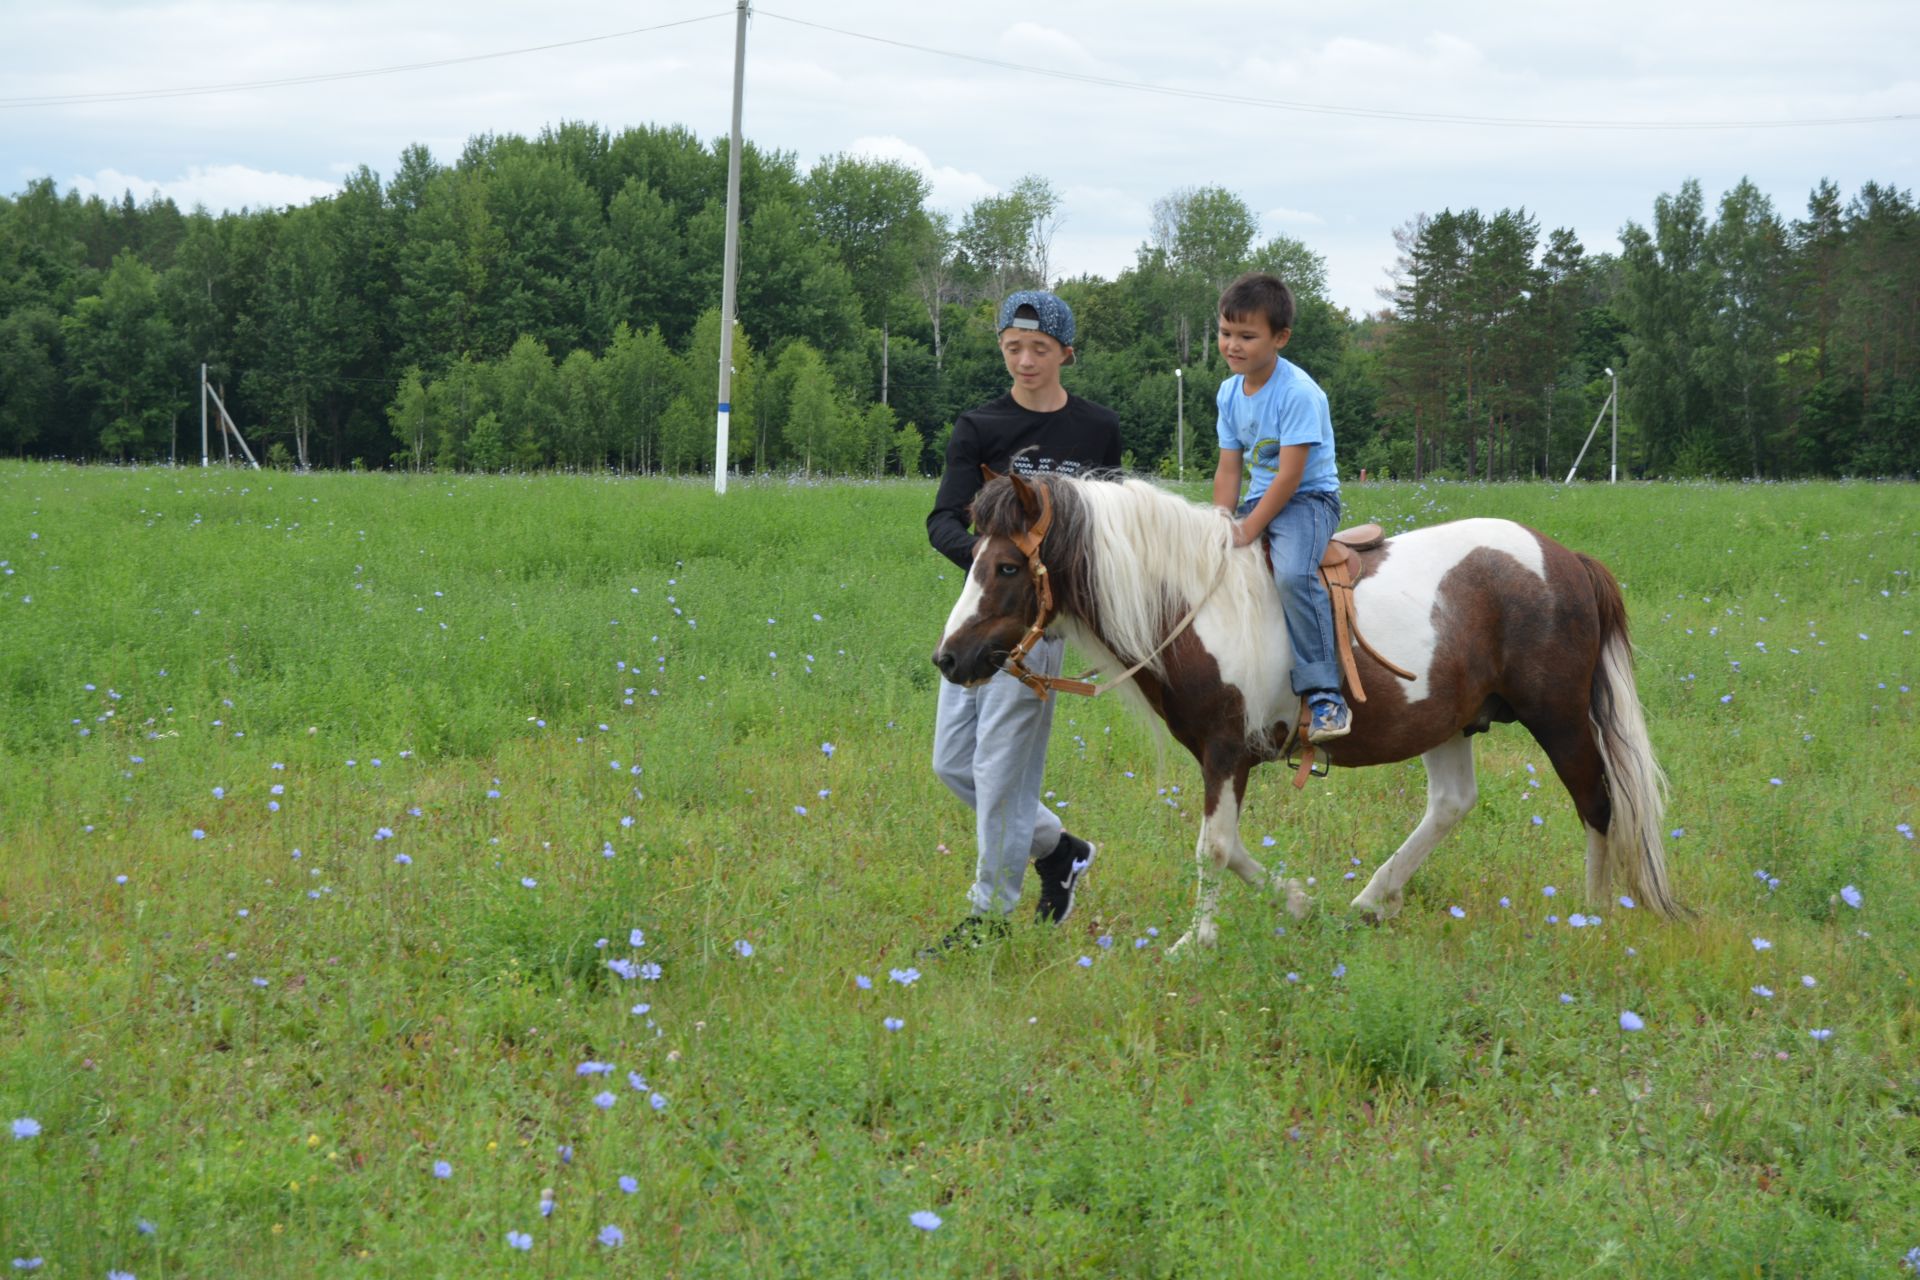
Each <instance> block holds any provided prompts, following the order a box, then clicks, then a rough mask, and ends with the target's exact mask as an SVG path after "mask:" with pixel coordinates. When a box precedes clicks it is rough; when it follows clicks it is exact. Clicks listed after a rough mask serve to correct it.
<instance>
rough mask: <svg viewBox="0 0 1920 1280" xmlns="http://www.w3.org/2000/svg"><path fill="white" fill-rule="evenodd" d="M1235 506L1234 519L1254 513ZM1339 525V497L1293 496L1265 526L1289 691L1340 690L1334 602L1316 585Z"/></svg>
mask: <svg viewBox="0 0 1920 1280" xmlns="http://www.w3.org/2000/svg"><path fill="white" fill-rule="evenodd" d="M1253 506H1254V504H1253V502H1252V501H1247V502H1243V503H1241V504H1240V509H1239V511H1238V512H1236V513H1235V514H1237V515H1241V516H1244V515H1246V514H1247V513H1248V512H1249V511H1251V510H1253ZM1339 526H1340V495H1339V494H1337V493H1317V492H1316V493H1296V494H1294V495H1293V497H1292V498H1290V499H1289V500H1288V501H1287V505H1286V506H1284V507H1282V508H1280V513H1279V514H1278V515H1276V516H1274V518H1273V520H1272V522H1271V523H1269V524H1268V525H1267V547H1268V549H1269V551H1271V553H1272V555H1273V582H1274V585H1275V586H1277V587H1279V588H1280V607H1281V608H1282V609H1283V610H1285V612H1286V615H1287V641H1288V643H1290V644H1291V645H1292V646H1293V691H1294V693H1295V694H1307V693H1312V692H1315V691H1316V690H1320V689H1327V690H1331V691H1332V692H1334V693H1338V692H1339V691H1340V655H1339V654H1338V653H1337V652H1336V651H1335V642H1334V638H1333V602H1332V601H1331V600H1329V599H1328V598H1327V587H1326V584H1325V583H1323V582H1321V581H1320V557H1321V556H1322V555H1324V554H1325V553H1326V550H1327V543H1329V542H1331V541H1332V540H1333V535H1334V531H1335V530H1336V529H1338V528H1339Z"/></svg>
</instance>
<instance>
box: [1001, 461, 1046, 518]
mask: <svg viewBox="0 0 1920 1280" xmlns="http://www.w3.org/2000/svg"><path fill="white" fill-rule="evenodd" d="M1007 474H1008V476H1009V477H1011V478H1012V480H1013V491H1014V493H1015V494H1017V495H1019V498H1020V510H1021V511H1023V512H1024V513H1025V514H1026V517H1027V527H1028V528H1032V527H1033V522H1034V521H1035V520H1038V519H1039V518H1040V495H1039V494H1038V493H1036V492H1035V491H1034V488H1033V486H1032V485H1030V484H1028V483H1027V482H1026V481H1025V480H1022V479H1021V478H1020V473H1019V472H1018V471H1010V472H1008V473H1007Z"/></svg>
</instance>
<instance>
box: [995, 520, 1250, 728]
mask: <svg viewBox="0 0 1920 1280" xmlns="http://www.w3.org/2000/svg"><path fill="white" fill-rule="evenodd" d="M1034 487H1035V488H1036V489H1038V490H1039V492H1040V515H1039V517H1038V518H1037V519H1036V520H1034V522H1033V523H1032V524H1031V525H1028V526H1027V529H1026V531H1025V532H1024V533H1018V534H1014V535H1012V542H1013V545H1014V546H1015V548H1017V549H1018V550H1019V551H1020V553H1021V554H1022V555H1024V556H1026V558H1027V574H1028V576H1029V577H1031V578H1032V579H1033V585H1034V591H1035V593H1036V594H1037V595H1038V596H1039V598H1040V608H1039V612H1038V613H1036V614H1035V615H1034V619H1033V622H1032V624H1031V625H1029V626H1028V627H1027V631H1026V634H1025V635H1023V636H1021V637H1020V643H1018V644H1016V645H1014V646H1013V648H1012V649H1011V650H1009V651H1008V653H1007V657H1006V661H1004V662H1003V663H1001V664H1000V669H1001V670H1002V671H1005V672H1006V673H1007V674H1008V675H1010V676H1012V677H1013V678H1014V679H1015V680H1018V681H1019V682H1020V683H1021V684H1024V685H1025V686H1027V688H1029V689H1031V690H1033V692H1034V693H1035V694H1036V695H1037V696H1038V697H1039V698H1040V700H1041V701H1042V702H1044V701H1046V698H1047V694H1048V692H1049V691H1050V690H1056V689H1057V690H1059V691H1060V692H1061V693H1075V694H1079V695H1080V696H1081V697H1084V698H1097V697H1099V696H1100V695H1101V694H1103V693H1107V692H1110V691H1112V690H1113V689H1116V688H1118V687H1119V686H1120V685H1123V684H1125V683H1126V682H1127V681H1128V680H1130V679H1132V678H1133V676H1134V675H1135V674H1136V673H1137V672H1139V671H1140V669H1141V668H1143V667H1145V666H1146V665H1147V664H1148V663H1149V662H1152V661H1153V660H1154V659H1155V658H1157V657H1159V656H1160V655H1161V653H1163V652H1165V650H1166V647H1167V646H1168V645H1170V644H1172V643H1173V642H1174V641H1175V640H1177V639H1179V638H1180V633H1181V632H1183V631H1185V630H1186V629H1187V628H1188V627H1190V626H1192V625H1193V620H1194V618H1195V617H1196V616H1197V615H1198V614H1199V612H1200V608H1201V606H1202V605H1204V604H1206V602H1207V601H1208V600H1209V599H1211V598H1212V596H1213V593H1214V592H1215V591H1216V590H1218V589H1219V586H1220V583H1221V581H1222V580H1223V579H1224V578H1225V577H1226V565H1225V562H1222V564H1221V571H1220V575H1219V576H1218V577H1216V578H1215V579H1214V580H1213V585H1212V586H1211V587H1208V588H1207V593H1206V595H1203V596H1201V597H1200V598H1199V599H1198V600H1196V601H1194V603H1193V607H1192V608H1191V609H1188V610H1187V612H1186V616H1185V617H1183V618H1181V619H1180V621H1179V622H1178V623H1176V624H1175V625H1174V628H1173V630H1172V631H1169V632H1168V633H1167V638H1166V639H1164V640H1162V641H1161V642H1160V643H1159V644H1157V645H1155V646H1154V648H1153V652H1151V653H1149V654H1148V655H1147V656H1146V657H1144V658H1142V659H1140V661H1138V662H1136V663H1134V664H1133V665H1132V666H1131V667H1128V668H1127V669H1126V670H1125V671H1123V672H1121V673H1120V674H1119V675H1118V676H1116V677H1115V678H1114V679H1113V680H1112V681H1111V682H1110V683H1107V684H1102V685H1096V684H1094V683H1093V681H1092V680H1091V679H1089V678H1088V677H1090V676H1093V675H1095V674H1097V673H1098V671H1099V668H1097V667H1090V668H1088V669H1087V670H1086V671H1085V672H1084V673H1083V674H1082V675H1081V676H1080V677H1079V678H1078V679H1069V678H1068V677H1065V676H1043V675H1041V674H1040V673H1039V672H1037V671H1034V670H1031V669H1030V668H1029V667H1028V666H1027V664H1026V661H1025V659H1026V656H1027V655H1028V654H1029V653H1031V652H1033V646H1034V645H1036V644H1038V643H1040V638H1041V637H1042V636H1044V635H1045V634H1046V633H1047V623H1048V622H1050V621H1052V616H1053V582H1052V579H1051V577H1050V576H1049V575H1048V573H1047V566H1046V564H1045V563H1044V562H1043V561H1042V560H1041V559H1040V544H1041V542H1042V541H1044V540H1045V539H1046V536H1047V531H1048V530H1049V529H1051V528H1052V527H1053V494H1052V492H1051V491H1050V490H1049V489H1048V487H1047V486H1046V485H1036V486H1034Z"/></svg>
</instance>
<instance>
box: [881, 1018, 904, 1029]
mask: <svg viewBox="0 0 1920 1280" xmlns="http://www.w3.org/2000/svg"><path fill="white" fill-rule="evenodd" d="M880 1025H881V1026H883V1027H885V1028H886V1029H887V1030H889V1031H898V1030H899V1029H900V1028H902V1027H904V1026H906V1025H907V1024H906V1021H905V1020H904V1019H902V1018H882V1019H881V1020H880Z"/></svg>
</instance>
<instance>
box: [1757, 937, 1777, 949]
mask: <svg viewBox="0 0 1920 1280" xmlns="http://www.w3.org/2000/svg"><path fill="white" fill-rule="evenodd" d="M1753 949H1754V950H1755V951H1771V950H1773V944H1772V943H1771V942H1768V941H1767V940H1766V939H1765V938H1755V939H1754V940H1753Z"/></svg>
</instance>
